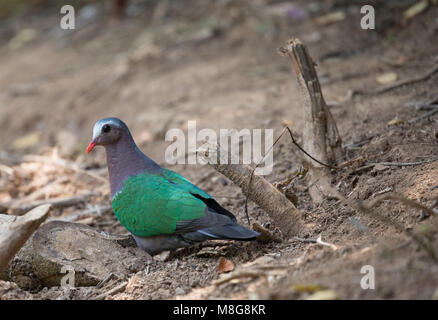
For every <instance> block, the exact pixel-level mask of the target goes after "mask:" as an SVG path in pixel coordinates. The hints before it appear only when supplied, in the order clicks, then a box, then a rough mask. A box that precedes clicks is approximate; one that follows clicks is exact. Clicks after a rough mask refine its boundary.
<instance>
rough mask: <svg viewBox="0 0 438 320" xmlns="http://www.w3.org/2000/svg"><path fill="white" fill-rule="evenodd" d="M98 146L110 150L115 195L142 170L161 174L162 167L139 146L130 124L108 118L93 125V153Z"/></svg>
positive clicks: (108, 162) (112, 191)
mask: <svg viewBox="0 0 438 320" xmlns="http://www.w3.org/2000/svg"><path fill="white" fill-rule="evenodd" d="M95 146H103V147H105V150H106V159H107V164H108V173H109V178H110V185H111V197H113V196H114V195H115V194H116V193H117V192H118V191H120V190H121V189H122V187H123V183H124V181H125V180H126V179H127V178H129V177H132V176H136V175H137V174H139V173H143V172H149V173H160V172H161V170H162V169H161V167H160V166H159V165H158V164H157V163H155V162H154V161H153V160H152V159H150V158H149V157H148V156H146V155H145V154H144V153H143V152H141V150H140V149H139V148H138V147H137V145H136V144H135V142H134V139H133V138H132V135H131V133H130V132H129V129H128V126H127V125H126V124H125V123H124V122H123V121H122V120H120V119H118V118H104V119H101V120H99V121H97V122H96V123H95V124H94V127H93V139H92V140H91V142H90V144H89V145H88V147H87V153H89V152H90V151H91V150H93V148H94V147H95Z"/></svg>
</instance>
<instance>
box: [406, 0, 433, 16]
mask: <svg viewBox="0 0 438 320" xmlns="http://www.w3.org/2000/svg"><path fill="white" fill-rule="evenodd" d="M428 5H429V1H428V0H422V1H419V2H417V3H416V4H414V5H412V6H411V7H409V8H408V9H407V10H406V11H405V12H403V15H404V17H405V18H406V19H410V18H413V17H415V16H416V15H417V14H419V13H421V12H423V11H424V10H425V9H426V8H427V7H428Z"/></svg>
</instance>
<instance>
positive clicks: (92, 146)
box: [86, 141, 96, 154]
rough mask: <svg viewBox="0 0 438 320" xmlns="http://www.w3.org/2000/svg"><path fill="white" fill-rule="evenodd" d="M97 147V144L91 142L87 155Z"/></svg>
mask: <svg viewBox="0 0 438 320" xmlns="http://www.w3.org/2000/svg"><path fill="white" fill-rule="evenodd" d="M95 146H96V142H94V141H91V142H90V144H89V145H88V147H87V151H86V152H87V154H88V153H90V151H91V150H93V148H94V147H95Z"/></svg>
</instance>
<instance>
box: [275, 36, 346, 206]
mask: <svg viewBox="0 0 438 320" xmlns="http://www.w3.org/2000/svg"><path fill="white" fill-rule="evenodd" d="M280 52H281V53H282V54H283V55H287V56H288V57H289V58H290V60H291V62H292V65H293V68H294V70H295V72H296V74H297V79H298V84H299V85H300V87H301V89H302V93H303V96H304V108H303V112H304V120H305V126H304V130H303V149H305V150H306V151H307V152H308V153H309V154H311V155H312V156H313V157H314V158H316V159H318V160H319V161H320V162H323V163H325V164H327V163H328V162H329V155H328V154H327V146H329V147H330V150H331V152H332V155H333V158H334V160H335V162H336V164H339V163H341V162H342V161H343V160H344V153H343V150H342V140H341V137H340V135H339V132H338V129H337V126H336V122H335V120H334V118H333V116H332V114H331V112H330V110H329V108H328V107H327V104H326V102H325V100H324V96H323V94H322V91H321V85H320V83H319V80H318V75H317V73H316V70H315V63H314V62H313V60H312V58H311V57H310V55H309V53H308V50H307V47H306V46H305V45H303V44H302V43H301V41H300V40H298V39H293V40H289V41H288V42H287V43H286V45H285V47H284V48H283V47H282V48H280ZM311 163H312V166H314V167H317V168H319V169H321V171H322V172H321V173H320V174H319V175H318V176H319V177H320V179H325V180H327V181H329V180H330V172H329V170H328V169H327V168H324V167H323V166H321V164H319V163H317V162H315V161H312V162H311ZM309 179H310V180H309V193H310V195H311V197H312V199H313V200H314V201H315V202H316V203H321V202H322V201H323V199H324V198H325V196H326V195H327V194H328V193H329V192H328V190H324V188H323V187H321V186H320V183H319V182H317V181H316V179H315V174H313V173H312V172H310V173H309ZM323 185H324V184H323Z"/></svg>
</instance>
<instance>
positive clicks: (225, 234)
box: [197, 223, 260, 241]
mask: <svg viewBox="0 0 438 320" xmlns="http://www.w3.org/2000/svg"><path fill="white" fill-rule="evenodd" d="M197 233H200V234H202V235H205V236H207V237H209V238H210V239H221V240H226V239H229V240H240V241H249V240H254V239H255V238H256V237H258V236H259V235H260V233H258V232H256V231H253V230H250V229H247V228H245V227H243V226H241V225H239V224H237V223H233V224H227V225H224V226H215V227H211V228H206V229H201V230H198V231H197Z"/></svg>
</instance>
